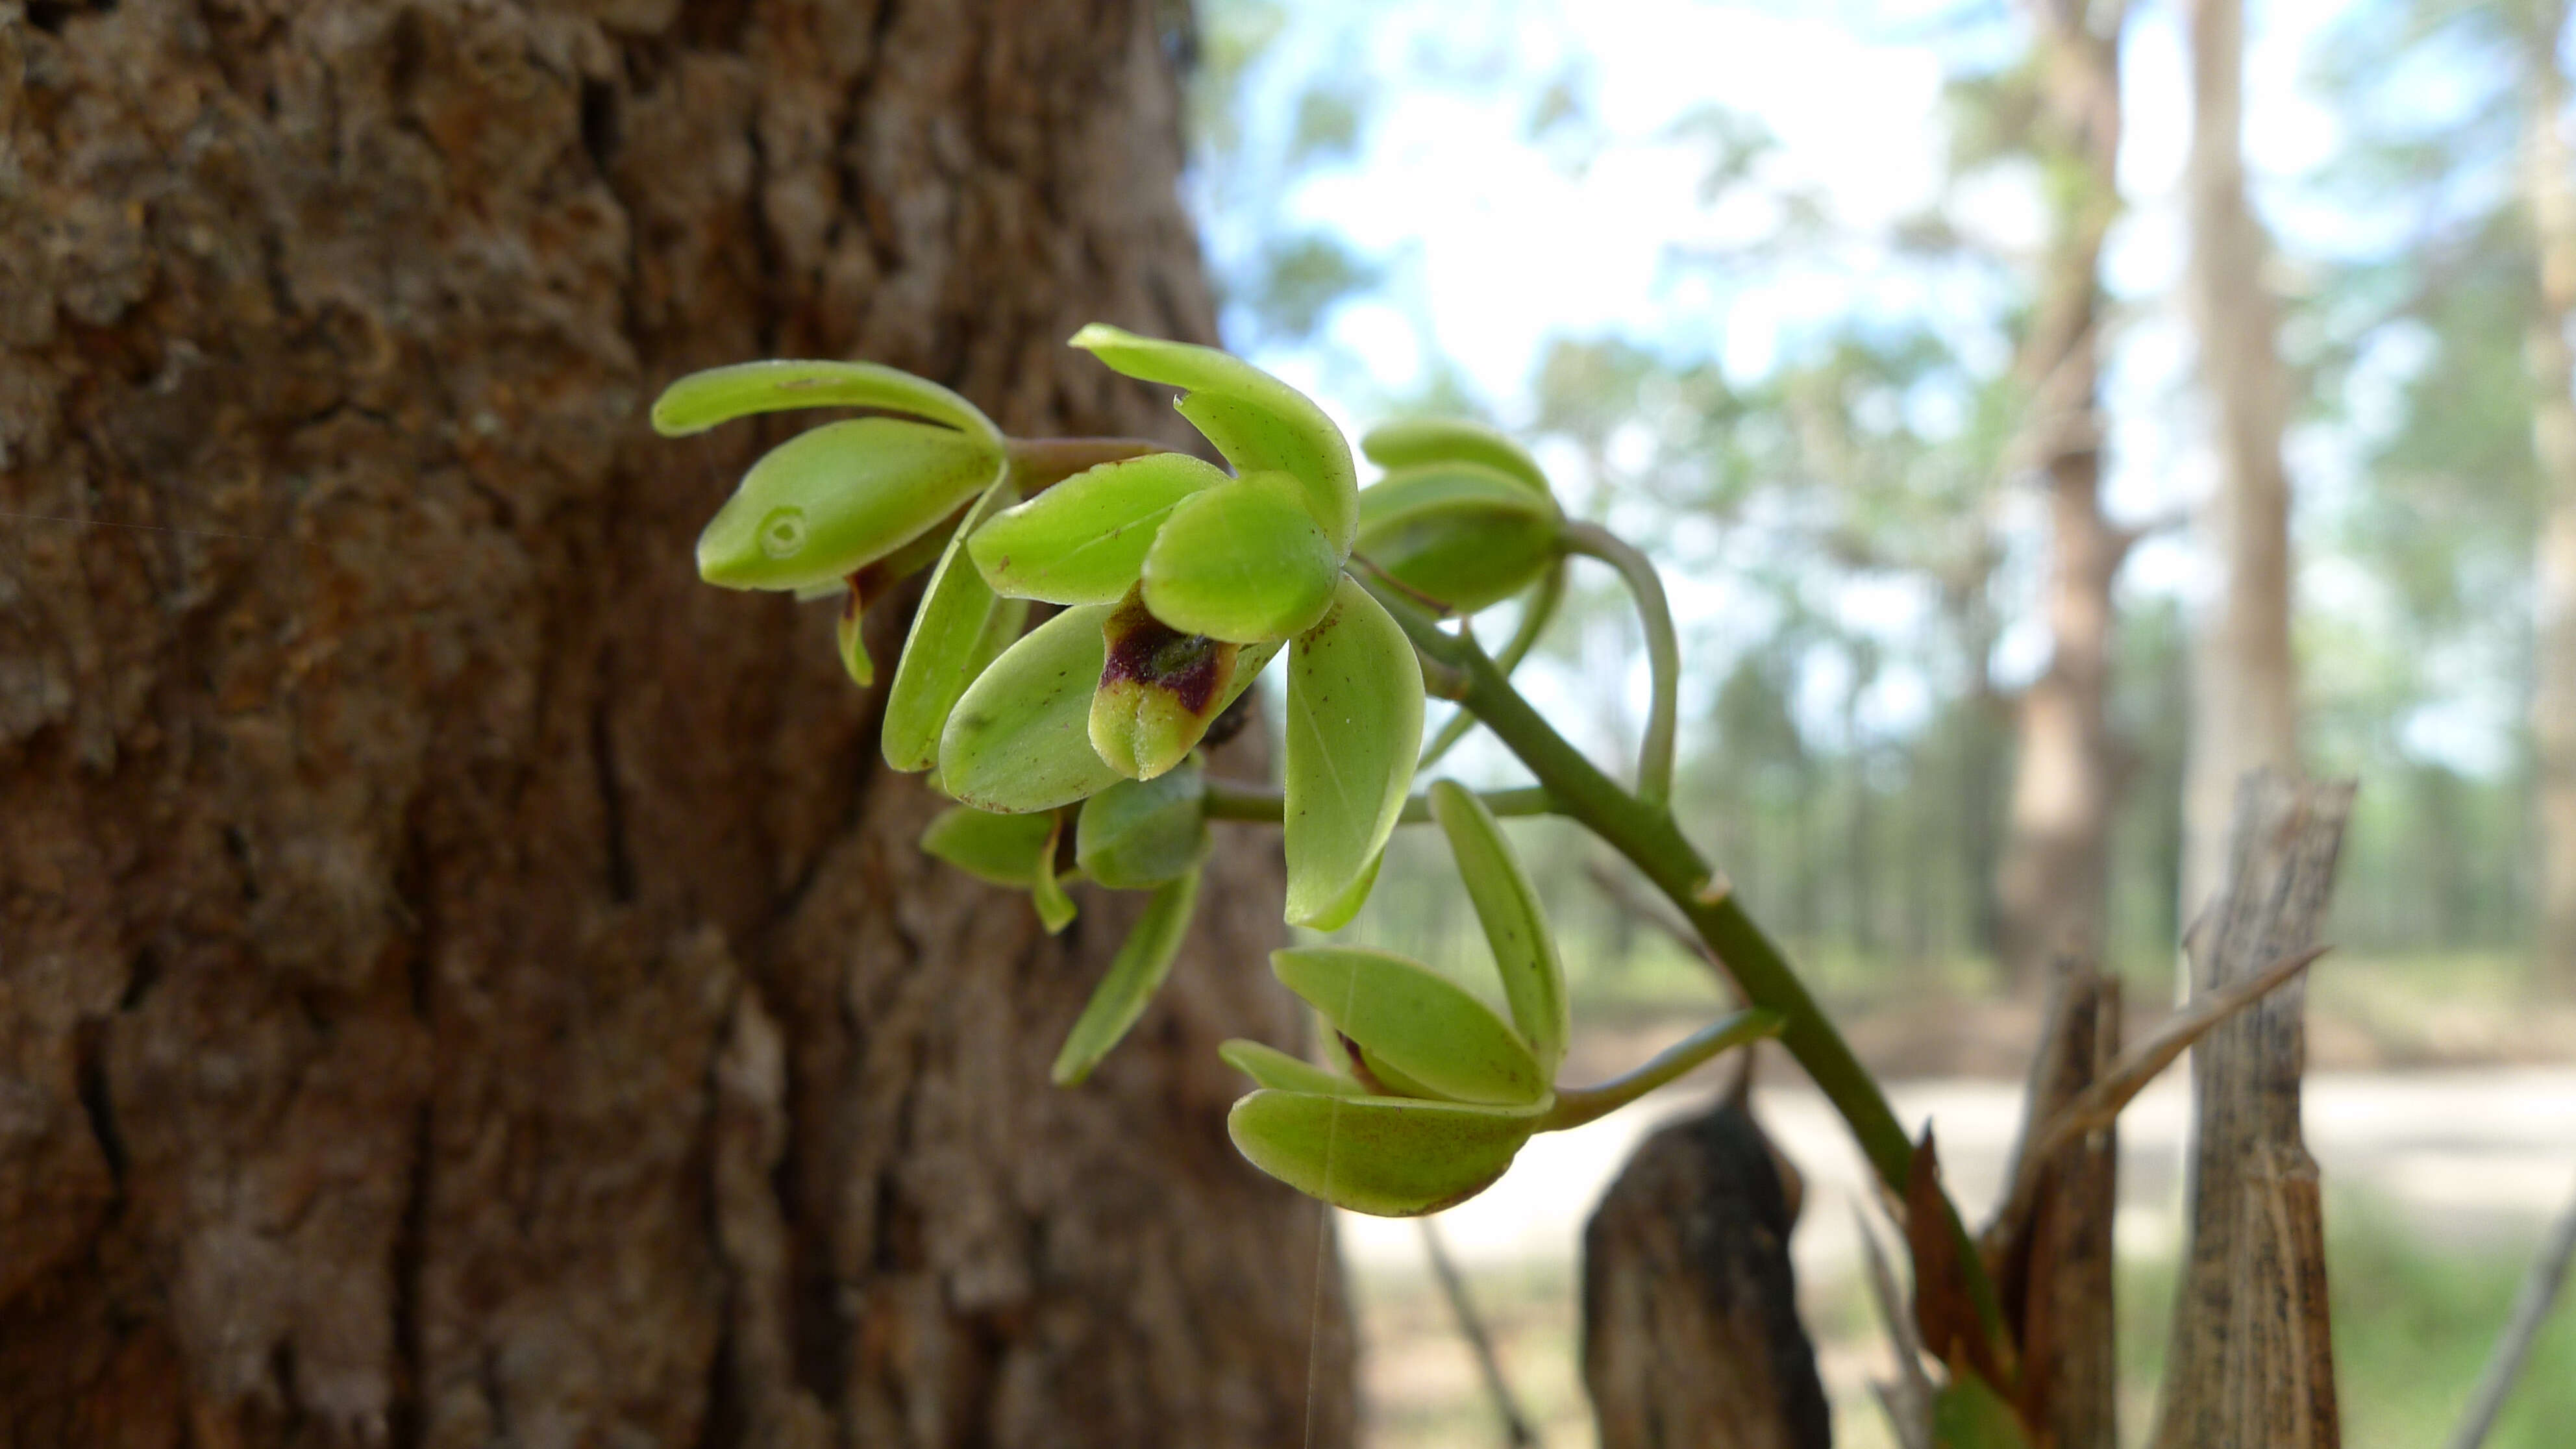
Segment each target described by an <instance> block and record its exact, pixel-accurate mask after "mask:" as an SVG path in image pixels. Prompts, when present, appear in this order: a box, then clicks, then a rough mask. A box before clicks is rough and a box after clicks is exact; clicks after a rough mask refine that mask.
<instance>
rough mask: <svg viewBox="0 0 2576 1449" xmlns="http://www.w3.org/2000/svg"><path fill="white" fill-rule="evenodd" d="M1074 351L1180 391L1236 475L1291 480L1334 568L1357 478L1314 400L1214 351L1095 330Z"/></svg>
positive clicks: (1352, 520)
mask: <svg viewBox="0 0 2576 1449" xmlns="http://www.w3.org/2000/svg"><path fill="white" fill-rule="evenodd" d="M1073 345H1074V346H1076V347H1080V348H1084V349H1086V350H1088V351H1089V352H1090V353H1091V354H1092V355H1093V356H1095V357H1097V358H1099V359H1100V360H1101V361H1103V362H1105V363H1107V364H1109V365H1110V366H1111V367H1113V368H1116V369H1117V370H1118V371H1120V372H1123V373H1125V374H1126V375H1128V376H1129V377H1134V378H1141V379H1143V380H1144V381H1147V382H1159V383H1162V384H1164V385H1166V386H1169V387H1178V388H1185V389H1187V390H1188V395H1187V396H1185V397H1183V398H1182V399H1181V400H1180V403H1179V404H1178V406H1179V408H1180V411H1181V416H1183V417H1185V418H1188V419H1189V420H1190V422H1191V424H1192V425H1194V426H1195V427H1197V428H1198V430H1199V431H1200V432H1201V433H1202V434H1204V435H1206V437H1207V440H1208V441H1209V442H1211V443H1214V444H1215V445H1216V450H1217V451H1218V452H1220V453H1223V454H1224V455H1225V458H1226V461H1227V462H1229V463H1232V464H1233V465H1234V469H1235V471H1236V472H1238V473H1246V474H1249V473H1259V472H1267V471H1277V472H1283V473H1287V474H1289V475H1290V476H1292V477H1294V478H1295V479H1296V480H1297V483H1298V485H1299V488H1300V490H1301V491H1302V494H1303V497H1304V499H1305V503H1306V511H1307V513H1308V514H1310V515H1311V516H1312V517H1313V518H1314V520H1315V522H1316V523H1317V524H1318V525H1319V526H1321V527H1322V529H1323V531H1324V537H1325V538H1326V539H1327V540H1329V541H1330V543H1331V544H1332V548H1333V557H1334V562H1336V563H1339V562H1340V561H1341V560H1342V558H1343V557H1345V556H1347V555H1348V554H1349V553H1350V551H1351V531H1352V528H1353V527H1354V526H1355V524H1356V523H1357V521H1358V516H1359V505H1358V502H1357V500H1356V498H1355V496H1354V495H1355V494H1356V493H1357V492H1358V489H1359V473H1358V470H1357V469H1356V468H1354V467H1353V466H1352V463H1351V449H1350V444H1349V443H1347V442H1345V441H1344V440H1343V438H1342V430H1341V429H1339V428H1337V427H1334V426H1333V420H1332V419H1330V418H1328V417H1326V416H1324V410H1323V409H1322V408H1319V407H1317V406H1315V403H1314V400H1313V399H1311V398H1309V397H1307V396H1306V395H1305V394H1304V393H1301V392H1299V391H1297V390H1296V389H1295V388H1293V387H1290V386H1289V385H1288V384H1286V383H1284V382H1281V381H1280V380H1279V379H1277V378H1275V377H1272V376H1271V375H1270V374H1268V373H1266V372H1263V371H1262V370H1261V369H1259V368H1257V367H1254V366H1253V365H1252V364H1250V363H1248V362H1244V361H1242V360H1240V359H1238V358H1234V357H1230V356H1228V355H1226V354H1225V353H1223V352H1219V351H1218V350H1216V349H1215V348H1213V347H1194V346H1192V345H1190V344H1188V343H1185V342H1165V341H1162V340H1160V339H1157V338H1151V337H1139V336H1137V335H1135V334H1134V333H1132V332H1122V331H1120V330H1119V329H1117V328H1115V327H1106V326H1102V325H1101V324H1099V323H1096V322H1095V323H1093V324H1092V325H1090V326H1088V327H1085V328H1083V329H1082V330H1081V331H1080V332H1077V333H1075V334H1074V335H1073Z"/></svg>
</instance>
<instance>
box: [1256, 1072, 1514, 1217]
mask: <svg viewBox="0 0 2576 1449" xmlns="http://www.w3.org/2000/svg"><path fill="white" fill-rule="evenodd" d="M1546 1106H1547V1099H1546V1098H1541V1099H1540V1101H1539V1103H1538V1104H1537V1105H1536V1106H1534V1107H1527V1108H1517V1107H1472V1106H1467V1105H1465V1104H1463V1103H1452V1102H1416V1101H1410V1100H1407V1099H1404V1098H1398V1097H1343V1096H1330V1095H1325V1094H1323V1093H1312V1092H1282V1091H1277V1090H1273V1089H1269V1088H1264V1089H1263V1090H1261V1091H1257V1092H1254V1093H1253V1094H1252V1095H1251V1096H1248V1097H1246V1098H1244V1099H1243V1100H1242V1101H1239V1102H1237V1103H1235V1104H1234V1110H1233V1111H1231V1112H1229V1113H1227V1114H1226V1119H1225V1130H1226V1135H1227V1136H1229V1137H1232V1138H1233V1139H1234V1146H1235V1150H1236V1151H1238V1152H1241V1153H1242V1154H1243V1155H1244V1157H1245V1159H1246V1160H1248V1161H1250V1162H1251V1163H1252V1165H1253V1166H1255V1167H1258V1168H1260V1169H1261V1170H1262V1171H1263V1172H1266V1173H1269V1174H1270V1175H1271V1176H1272V1177H1275V1178H1277V1179H1279V1180H1280V1181H1281V1182H1284V1183H1286V1184H1288V1185H1289V1186H1290V1187H1293V1188H1295V1189H1297V1190H1298V1191H1299V1192H1302V1193H1304V1194H1306V1195H1307V1196H1309V1197H1317V1198H1322V1199H1323V1200H1324V1201H1326V1202H1329V1203H1332V1204H1334V1205H1335V1206H1337V1207H1346V1208H1349V1209H1350V1210H1351V1211H1353V1212H1363V1213H1370V1214H1374V1215H1375V1216H1378V1217H1388V1218H1403V1217H1419V1216H1421V1215H1422V1214H1424V1213H1436V1212H1438V1211H1440V1210H1441V1209H1442V1208H1446V1207H1454V1206H1456V1205H1457V1204H1459V1203H1462V1202H1465V1201H1466V1200H1467V1199H1469V1198H1471V1197H1474V1196H1475V1195H1476V1194H1477V1193H1480V1192H1482V1191H1484V1190H1485V1189H1486V1188H1488V1187H1491V1186H1493V1184H1494V1181H1495V1179H1497V1178H1499V1177H1501V1176H1502V1175H1503V1171H1504V1169H1506V1168H1508V1167H1510V1166H1511V1165H1512V1158H1513V1156H1514V1155H1515V1154H1517V1153H1518V1152H1519V1151H1520V1150H1521V1144H1522V1143H1524V1142H1526V1141H1528V1140H1529V1135H1530V1130H1531V1126H1532V1124H1533V1123H1534V1122H1535V1121H1536V1120H1537V1117H1538V1114H1539V1113H1540V1112H1542V1111H1544V1110H1545V1108H1546Z"/></svg>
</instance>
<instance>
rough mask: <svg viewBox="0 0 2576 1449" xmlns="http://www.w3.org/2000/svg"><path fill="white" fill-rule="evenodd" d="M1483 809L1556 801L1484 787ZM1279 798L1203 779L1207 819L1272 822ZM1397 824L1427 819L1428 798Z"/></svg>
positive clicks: (1514, 811) (1546, 806)
mask: <svg viewBox="0 0 2576 1449" xmlns="http://www.w3.org/2000/svg"><path fill="white" fill-rule="evenodd" d="M1476 798H1477V799H1479V800H1482V801H1484V802H1485V808H1486V809H1488V810H1491V811H1493V812H1494V813H1495V814H1496V815H1499V816H1513V815H1553V814H1555V813H1556V800H1555V798H1554V797H1553V796H1551V795H1549V794H1548V793H1547V791H1545V790H1543V789H1540V788H1538V787H1537V786H1534V785H1533V786H1523V787H1522V788H1520V789H1518V790H1487V791H1485V792H1484V793H1483V794H1480V795H1478V796H1477V797H1476ZM1282 806H1283V801H1282V799H1281V797H1280V793H1279V792H1278V791H1276V790H1265V789H1263V788H1262V787H1260V786H1258V785H1245V784H1239V783H1237V782H1235V781H1233V780H1210V781H1208V782H1207V818H1208V819H1210V820H1242V821H1249V822H1252V823H1254V824H1269V825H1276V824H1278V823H1279V822H1280V820H1281V818H1282V814H1281V811H1282ZM1396 819H1397V822H1398V823H1399V824H1404V825H1420V824H1423V823H1425V822H1426V821H1428V820H1430V819H1431V799H1430V797H1429V796H1426V795H1416V796H1413V797H1412V798H1411V799H1408V800H1406V801H1405V802H1404V813H1403V814H1402V815H1400V816H1397V817H1396Z"/></svg>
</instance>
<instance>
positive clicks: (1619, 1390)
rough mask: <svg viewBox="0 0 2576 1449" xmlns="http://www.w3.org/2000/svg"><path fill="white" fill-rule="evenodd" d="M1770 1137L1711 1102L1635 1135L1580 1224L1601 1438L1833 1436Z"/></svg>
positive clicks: (1651, 1447)
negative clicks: (1637, 1141) (1636, 1143)
mask: <svg viewBox="0 0 2576 1449" xmlns="http://www.w3.org/2000/svg"><path fill="white" fill-rule="evenodd" d="M1790 1193H1791V1189H1789V1188H1788V1187H1787V1185H1786V1184H1784V1182H1783V1181H1782V1176H1781V1172H1780V1168H1779V1166H1778V1163H1777V1161H1776V1159H1775V1157H1774V1154H1773V1152H1772V1149H1771V1144H1770V1143H1769V1141H1768V1140H1766V1139H1765V1138H1764V1136H1763V1134H1762V1129H1761V1128H1760V1127H1759V1126H1758V1125H1756V1124H1755V1122H1754V1120H1753V1118H1752V1117H1751V1116H1750V1115H1749V1114H1747V1113H1746V1112H1745V1111H1744V1109H1743V1108H1742V1107H1740V1106H1737V1105H1735V1104H1733V1103H1721V1104H1720V1105H1718V1106H1717V1107H1715V1108H1714V1109H1712V1110H1710V1111H1709V1112H1707V1113H1706V1114H1704V1115H1702V1116H1699V1117H1695V1118H1691V1119H1689V1120H1686V1121H1682V1122H1676V1123H1674V1124H1672V1125H1671V1126H1668V1127H1665V1128H1663V1129H1662V1130H1660V1131H1658V1132H1656V1133H1655V1134H1654V1135H1653V1136H1652V1137H1649V1138H1647V1139H1646V1141H1645V1143H1644V1144H1643V1145H1642V1146H1640V1147H1639V1148H1638V1149H1637V1151H1636V1154H1635V1155H1634V1156H1633V1157H1631V1158H1629V1159H1628V1165H1627V1166H1626V1167H1625V1168H1623V1169H1621V1170H1620V1173H1619V1178H1618V1180H1617V1181H1616V1182H1614V1183H1612V1184H1611V1185H1610V1191H1609V1192H1608V1193H1607V1194H1606V1195H1605V1196H1604V1197H1603V1198H1602V1200H1601V1206H1600V1207H1598V1208H1596V1209H1595V1210H1594V1211H1593V1214H1592V1220H1591V1221H1590V1222H1589V1223H1587V1224H1585V1226H1584V1229H1583V1382H1584V1385H1585V1387H1587V1388H1588V1389H1590V1390H1591V1393H1592V1409H1593V1414H1594V1417H1595V1420H1596V1422H1597V1423H1598V1424H1599V1426H1600V1431H1601V1444H1602V1449H1824V1446H1826V1445H1828V1444H1831V1443H1832V1442H1833V1435H1832V1425H1831V1423H1830V1422H1829V1419H1828V1417H1827V1413H1826V1407H1825V1393H1824V1385H1823V1382H1822V1380H1820V1379H1819V1378H1818V1377H1817V1375H1816V1353H1815V1349H1814V1347H1813V1345H1811V1344H1810V1343H1809V1342H1808V1339H1807V1330H1806V1327H1805V1325H1803V1324H1802V1323H1800V1322H1799V1319H1798V1289H1797V1279H1796V1276H1795V1270H1794V1269H1793V1268H1792V1267H1791V1264H1790V1261H1789V1230H1790V1228H1791V1227H1792V1226H1793V1225H1794V1223H1795V1222H1796V1220H1797V1208H1796V1205H1795V1203H1794V1202H1793V1201H1792V1199H1791V1195H1790Z"/></svg>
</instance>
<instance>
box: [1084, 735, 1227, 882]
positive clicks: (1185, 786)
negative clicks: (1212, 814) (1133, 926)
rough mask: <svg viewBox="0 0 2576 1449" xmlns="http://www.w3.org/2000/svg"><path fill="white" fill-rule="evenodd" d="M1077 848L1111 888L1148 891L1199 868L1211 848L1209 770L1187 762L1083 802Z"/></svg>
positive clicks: (1087, 870)
mask: <svg viewBox="0 0 2576 1449" xmlns="http://www.w3.org/2000/svg"><path fill="white" fill-rule="evenodd" d="M1074 849H1075V855H1074V863H1075V864H1076V865H1078V866H1080V867H1081V868H1082V873H1083V874H1084V875H1087V876H1089V877H1091V878H1092V879H1093V880H1095V881H1098V882H1100V883H1101V884H1102V885H1105V886H1107V887H1109V888H1110V889H1111V890H1121V891H1133V890H1147V889H1151V888H1152V887H1154V886H1158V885H1161V884H1162V883H1163V882H1165V881H1168V880H1174V879H1177V878H1178V877H1180V876H1181V875H1183V874H1186V873H1187V872H1189V871H1191V870H1193V869H1195V868H1196V867H1197V866H1198V863H1199V862H1200V861H1201V860H1203V859H1205V858H1206V856H1207V851H1208V827H1207V778H1206V775H1205V773H1204V772H1203V771H1201V770H1200V769H1199V767H1198V766H1196V765H1183V766H1181V767H1180V768H1178V769H1175V770H1173V771H1171V772H1169V773H1167V774H1165V775H1163V776H1162V777H1161V778H1159V779H1153V780H1122V781H1120V782H1119V783H1117V784H1115V785H1112V786H1110V787H1109V788H1108V789H1106V790H1103V791H1101V792H1100V793H1099V794H1097V795H1094V796H1092V797H1091V798H1090V799H1088V800H1085V801H1083V802H1082V816H1081V820H1080V823H1079V824H1078V825H1077V826H1076V828H1075V832H1074Z"/></svg>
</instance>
